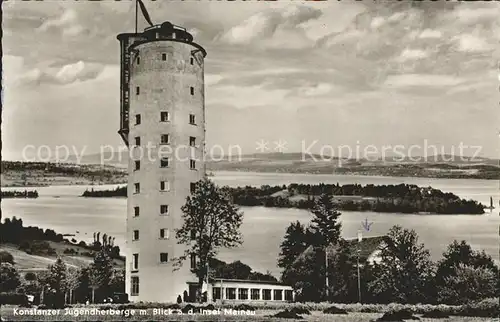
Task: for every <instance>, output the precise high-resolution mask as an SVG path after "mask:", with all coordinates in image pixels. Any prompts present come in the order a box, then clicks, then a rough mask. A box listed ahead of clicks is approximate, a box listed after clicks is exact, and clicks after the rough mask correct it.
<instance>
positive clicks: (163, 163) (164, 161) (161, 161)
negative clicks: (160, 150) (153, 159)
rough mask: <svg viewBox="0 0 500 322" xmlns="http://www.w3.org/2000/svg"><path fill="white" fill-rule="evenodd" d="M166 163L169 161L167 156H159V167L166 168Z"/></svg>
mask: <svg viewBox="0 0 500 322" xmlns="http://www.w3.org/2000/svg"><path fill="white" fill-rule="evenodd" d="M168 163H169V160H168V158H161V160H160V167H162V168H168Z"/></svg>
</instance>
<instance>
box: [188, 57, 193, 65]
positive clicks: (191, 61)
mask: <svg viewBox="0 0 500 322" xmlns="http://www.w3.org/2000/svg"><path fill="white" fill-rule="evenodd" d="M189 63H190V64H191V65H193V64H194V58H193V57H191V58H190V59H189Z"/></svg>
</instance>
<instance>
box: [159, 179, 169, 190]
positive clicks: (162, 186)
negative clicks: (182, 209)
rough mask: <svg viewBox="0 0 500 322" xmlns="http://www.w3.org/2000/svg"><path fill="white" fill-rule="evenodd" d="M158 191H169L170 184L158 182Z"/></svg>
mask: <svg viewBox="0 0 500 322" xmlns="http://www.w3.org/2000/svg"><path fill="white" fill-rule="evenodd" d="M160 191H170V182H168V181H160Z"/></svg>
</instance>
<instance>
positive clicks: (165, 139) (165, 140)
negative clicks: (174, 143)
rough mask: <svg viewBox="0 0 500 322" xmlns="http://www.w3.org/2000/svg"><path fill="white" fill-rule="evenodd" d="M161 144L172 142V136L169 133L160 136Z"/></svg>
mask: <svg viewBox="0 0 500 322" xmlns="http://www.w3.org/2000/svg"><path fill="white" fill-rule="evenodd" d="M160 143H161V144H170V136H169V135H168V134H162V135H161V138H160Z"/></svg>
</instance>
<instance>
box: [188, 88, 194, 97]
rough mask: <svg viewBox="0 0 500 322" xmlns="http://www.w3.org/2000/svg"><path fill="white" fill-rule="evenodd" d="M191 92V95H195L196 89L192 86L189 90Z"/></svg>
mask: <svg viewBox="0 0 500 322" xmlns="http://www.w3.org/2000/svg"><path fill="white" fill-rule="evenodd" d="M189 92H190V93H191V95H194V87H193V86H191V87H190V88H189Z"/></svg>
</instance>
